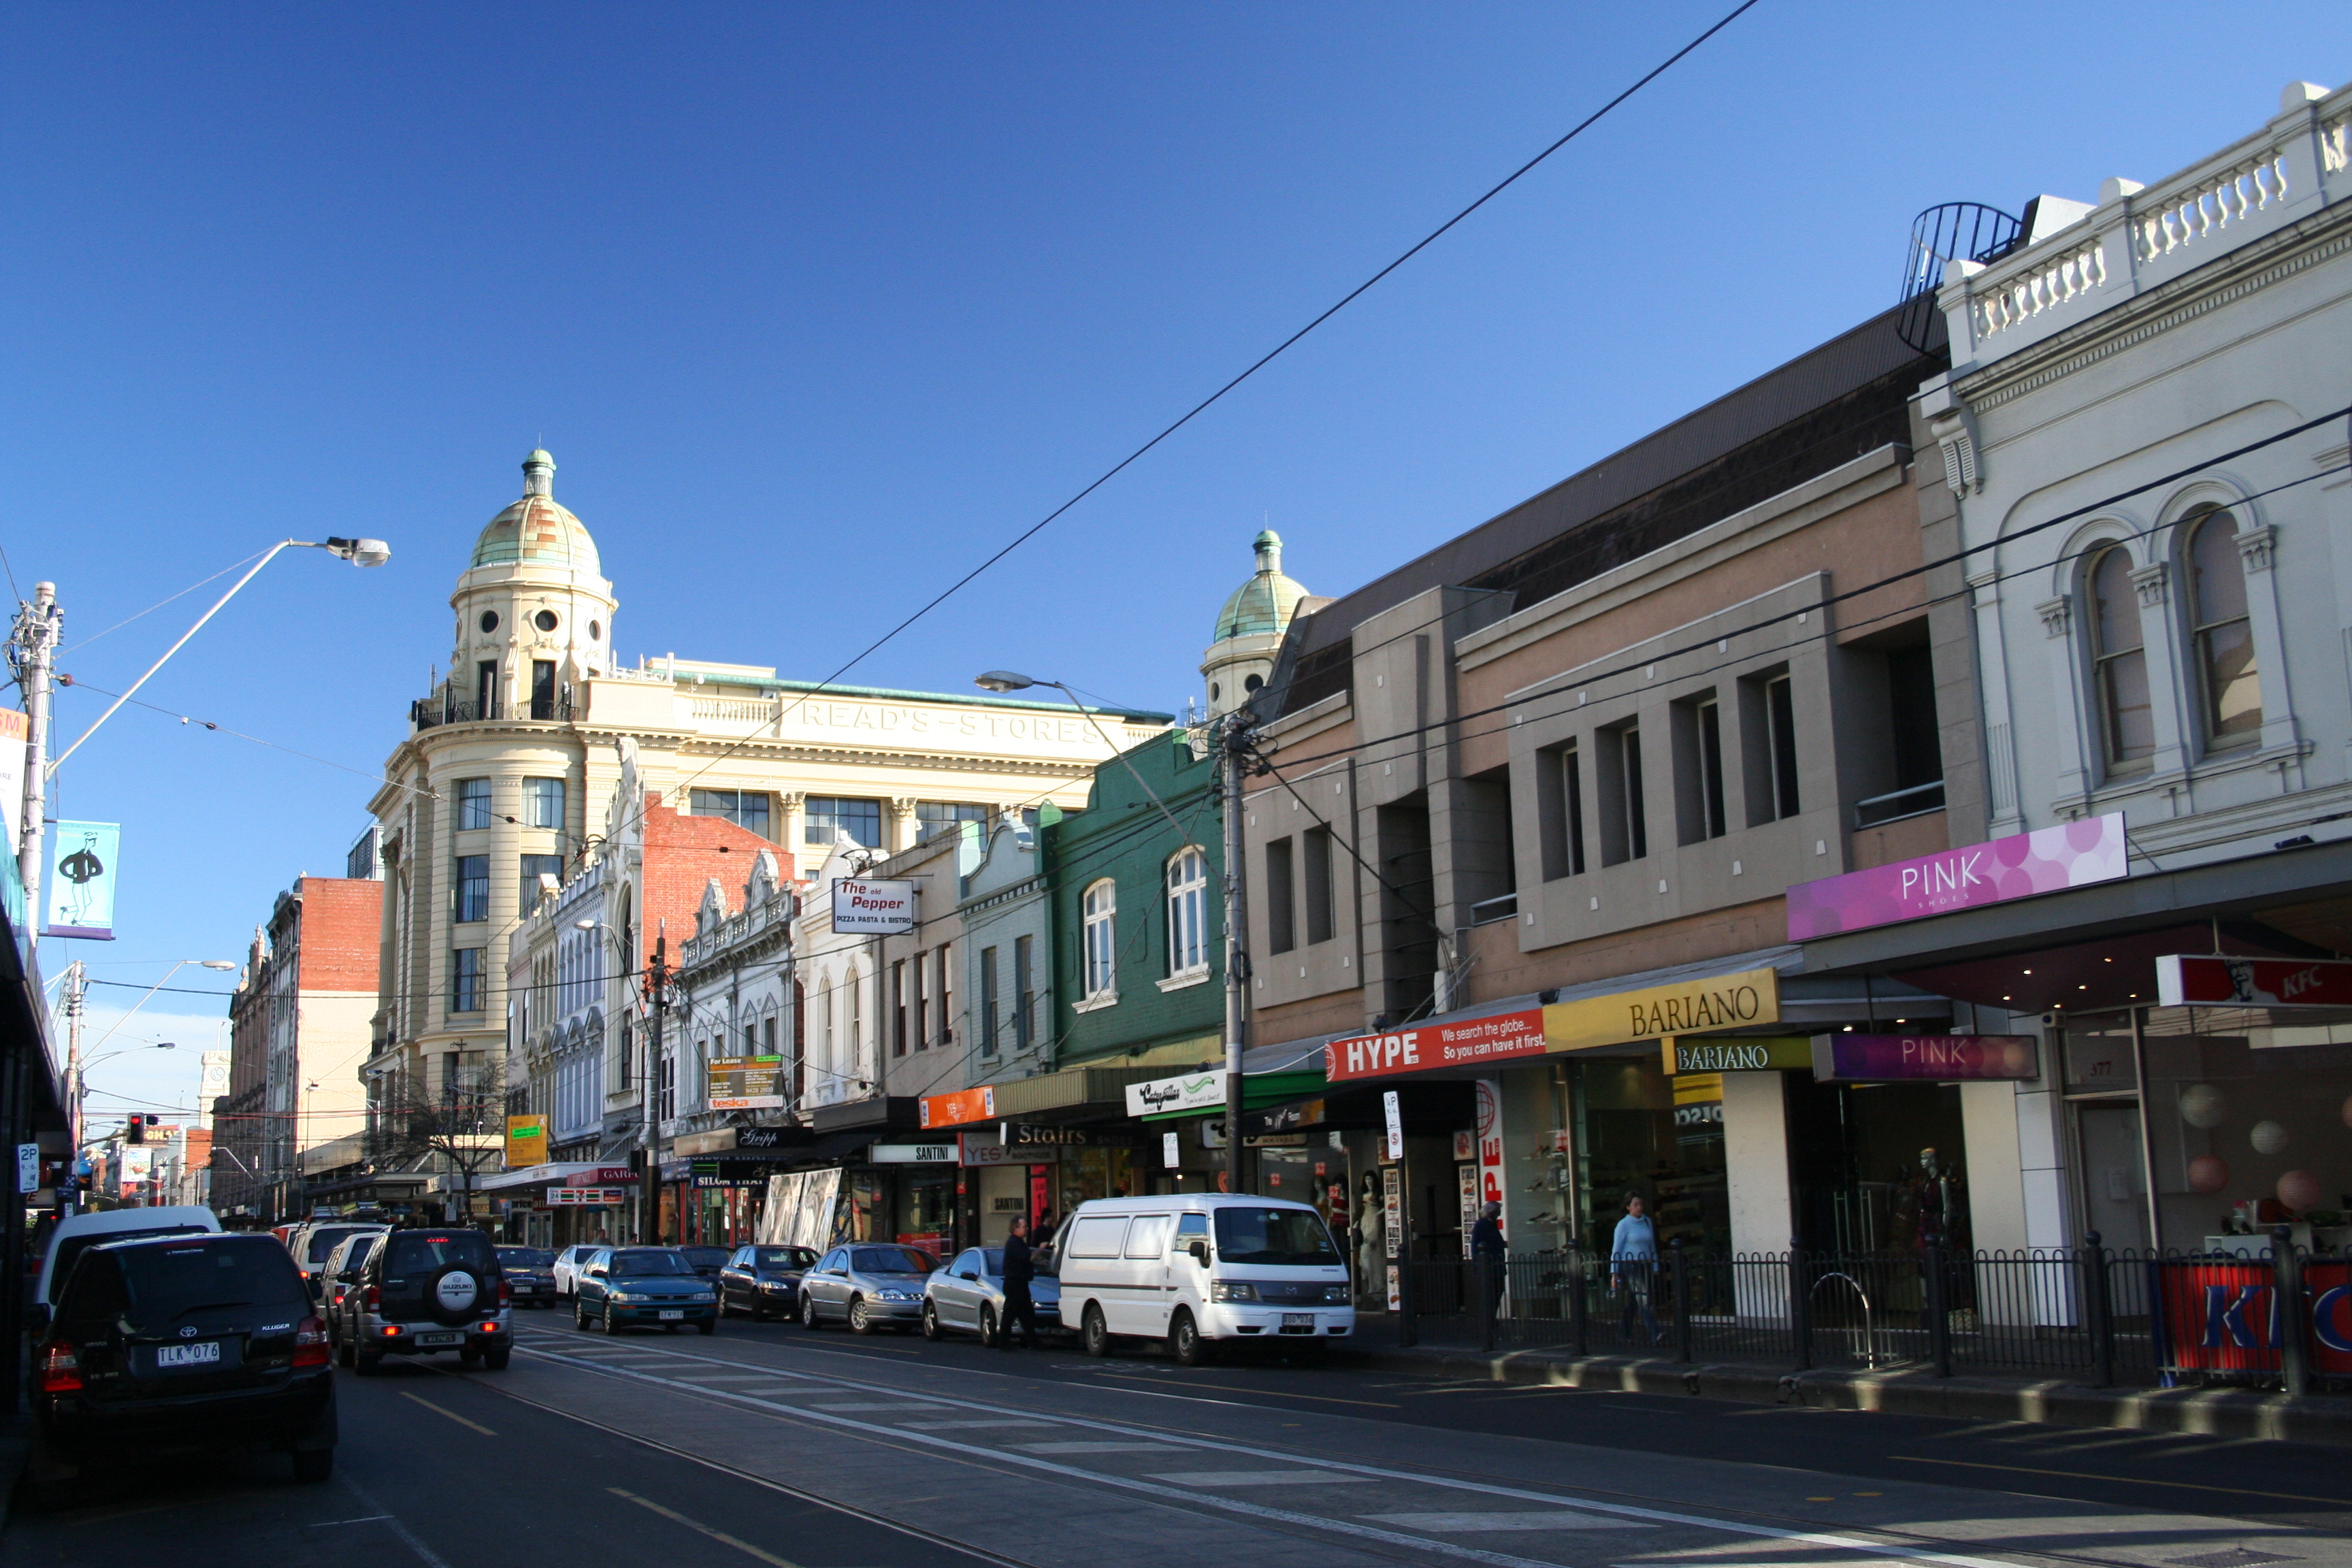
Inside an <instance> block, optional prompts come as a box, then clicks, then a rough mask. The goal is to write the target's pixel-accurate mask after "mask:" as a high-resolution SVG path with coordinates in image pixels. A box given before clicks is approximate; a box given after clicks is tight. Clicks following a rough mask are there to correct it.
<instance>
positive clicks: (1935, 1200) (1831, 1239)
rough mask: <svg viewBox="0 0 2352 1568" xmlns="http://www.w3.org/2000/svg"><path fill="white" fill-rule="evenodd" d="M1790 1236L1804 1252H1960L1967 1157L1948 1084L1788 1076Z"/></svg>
mask: <svg viewBox="0 0 2352 1568" xmlns="http://www.w3.org/2000/svg"><path fill="white" fill-rule="evenodd" d="M1788 1089H1789V1150H1790V1165H1791V1167H1792V1174H1793V1175H1794V1177H1795V1186H1796V1192H1795V1198H1796V1205H1797V1234H1798V1236H1799V1237H1801V1239H1802V1240H1803V1242H1804V1244H1805V1246H1806V1247H1807V1248H1808V1249H1810V1250H1814V1251H1823V1252H1837V1253H1844V1254H1853V1253H1916V1252H1919V1251H1921V1250H1923V1249H1924V1248H1925V1247H1927V1244H1928V1243H1929V1242H1931V1241H1933V1242H1937V1243H1940V1244H1941V1245H1942V1246H1943V1247H1945V1248H1946V1249H1947V1250H1948V1251H1952V1252H1958V1253H1965V1252H1967V1251H1968V1250H1969V1248H1970V1247H1972V1246H1973V1245H1974V1242H1973V1238H1972V1236H1971V1234H1970V1230H1969V1202H1968V1165H1967V1160H1966V1156H1965V1153H1964V1151H1965V1149H1966V1147H1967V1145H1966V1142H1965V1141H1964V1139H1963V1137H1962V1133H1961V1120H1960V1091H1959V1088H1958V1085H1956V1084H1937V1083H1815V1082H1813V1081H1812V1079H1811V1075H1810V1074H1804V1073H1791V1074H1790V1075H1789V1084H1788Z"/></svg>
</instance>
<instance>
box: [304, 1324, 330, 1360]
mask: <svg viewBox="0 0 2352 1568" xmlns="http://www.w3.org/2000/svg"><path fill="white" fill-rule="evenodd" d="M332 1357H333V1352H331V1351H330V1350H329V1349H328V1348H327V1325H326V1323H325V1321H323V1320H321V1319H319V1318H305V1319H303V1320H302V1321H300V1322H299V1323H297V1324H296V1325H295V1326H294V1364H295V1365H296V1366H324V1365H326V1364H327V1363H328V1362H329V1361H330V1360H331V1359H332Z"/></svg>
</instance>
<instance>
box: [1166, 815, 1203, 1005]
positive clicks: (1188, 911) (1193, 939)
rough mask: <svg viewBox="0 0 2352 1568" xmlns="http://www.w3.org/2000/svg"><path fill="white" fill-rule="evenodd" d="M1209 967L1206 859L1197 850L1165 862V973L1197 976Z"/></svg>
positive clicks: (1179, 851)
mask: <svg viewBox="0 0 2352 1568" xmlns="http://www.w3.org/2000/svg"><path fill="white" fill-rule="evenodd" d="M1208 967H1209V858H1208V857H1207V856H1205V855H1203V854H1202V853H1201V851H1200V850H1199V849H1198V848H1196V847H1186V848H1183V849H1180V850H1178V851H1177V852H1176V853H1175V854H1174V855H1173V856H1171V857H1170V858H1169V861H1168V973H1169V975H1170V977H1171V978H1173V977H1174V976H1176V975H1180V974H1197V973H1202V971H1204V970H1206V969H1207V968H1208Z"/></svg>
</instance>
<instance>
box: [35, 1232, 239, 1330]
mask: <svg viewBox="0 0 2352 1568" xmlns="http://www.w3.org/2000/svg"><path fill="white" fill-rule="evenodd" d="M220 1227H221V1223H220V1219H219V1217H218V1216H217V1215H215V1214H214V1213H213V1211H212V1210H210V1209H208V1208H203V1207H200V1206H198V1205H193V1204H190V1205H166V1206H163V1207H159V1208H149V1209H107V1210H105V1211H104V1212H102V1213H99V1214H77V1215H67V1216H66V1218H65V1219H63V1220H62V1221H60V1222H59V1223H58V1228H57V1229H56V1230H55V1231H53V1232H51V1233H50V1236H49V1251H48V1256H47V1257H46V1258H42V1259H41V1283H40V1288H39V1289H38V1291H37V1293H36V1294H35V1296H34V1298H33V1300H34V1304H35V1307H36V1310H37V1315H38V1313H39V1312H41V1311H44V1310H46V1309H48V1308H51V1307H54V1306H56V1305H57V1300H58V1295H57V1293H58V1291H59V1290H62V1289H65V1283H66V1276H67V1275H68V1274H70V1273H72V1272H73V1266H74V1259H76V1258H79V1257H80V1256H81V1255H82V1253H83V1252H84V1251H85V1250H86V1249H88V1248H89V1247H95V1246H97V1245H98V1244H99V1243H100V1242H103V1241H128V1240H130V1239H131V1237H134V1236H191V1235H194V1234H195V1233H197V1232H200V1231H216V1230H218V1229H220ZM46 1324H47V1319H46V1317H44V1318H43V1319H42V1326H46Z"/></svg>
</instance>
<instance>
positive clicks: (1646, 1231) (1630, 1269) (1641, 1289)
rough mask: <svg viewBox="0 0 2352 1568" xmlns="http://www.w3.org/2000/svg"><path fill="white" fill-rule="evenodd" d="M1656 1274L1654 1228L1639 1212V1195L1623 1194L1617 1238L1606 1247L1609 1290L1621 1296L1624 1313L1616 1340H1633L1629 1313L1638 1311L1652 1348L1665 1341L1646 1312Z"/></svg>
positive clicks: (1640, 1208)
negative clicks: (1623, 1204) (1623, 1298)
mask: <svg viewBox="0 0 2352 1568" xmlns="http://www.w3.org/2000/svg"><path fill="white" fill-rule="evenodd" d="M1657 1271H1658V1227H1657V1226H1654V1225H1653V1224H1651V1223H1650V1217H1649V1215H1646V1214H1643V1212H1642V1194H1639V1193H1627V1194H1625V1217H1624V1218H1622V1219H1621V1220H1619V1221H1618V1222H1617V1234H1616V1236H1615V1237H1613V1238H1612V1240H1611V1241H1610V1244H1609V1289H1612V1290H1622V1291H1623V1292H1624V1293H1625V1310H1624V1311H1623V1312H1622V1313H1621V1314H1620V1315H1619V1317H1618V1320H1617V1337H1618V1338H1619V1339H1621V1340H1630V1339H1632V1338H1633V1309H1634V1308H1636V1307H1639V1308H1640V1309H1641V1310H1642V1326H1643V1328H1645V1329H1647V1330H1649V1331H1650V1342H1651V1343H1652V1344H1656V1343H1657V1342H1659V1341H1661V1340H1663V1339H1664V1338H1665V1337H1666V1335H1665V1331H1664V1330H1663V1329H1661V1328H1659V1327H1658V1318H1657V1314H1656V1313H1654V1312H1653V1311H1652V1310H1650V1288H1651V1285H1652V1284H1653V1282H1654V1280H1655V1279H1656V1278H1657Z"/></svg>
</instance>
